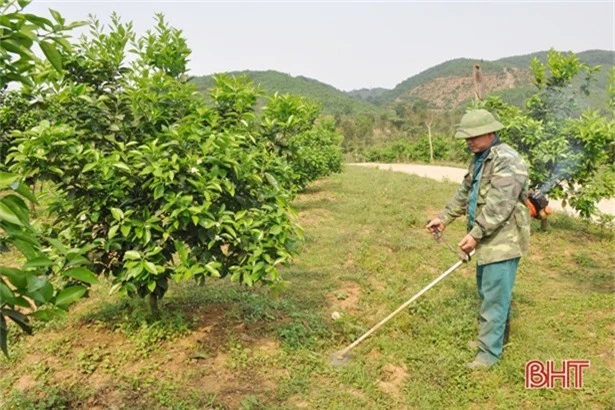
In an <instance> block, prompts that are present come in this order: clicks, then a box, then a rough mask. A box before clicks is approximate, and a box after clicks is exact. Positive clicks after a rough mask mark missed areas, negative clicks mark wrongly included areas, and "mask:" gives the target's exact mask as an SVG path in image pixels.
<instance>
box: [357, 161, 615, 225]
mask: <svg viewBox="0 0 615 410" xmlns="http://www.w3.org/2000/svg"><path fill="white" fill-rule="evenodd" d="M348 165H353V166H362V167H370V168H379V169H385V170H389V171H396V172H405V173H406V174H414V175H418V176H421V177H424V178H431V179H435V180H437V181H450V182H453V183H459V182H461V180H462V179H463V176H464V175H465V174H466V170H465V169H462V168H453V167H441V166H435V165H416V164H381V163H374V162H365V163H357V164H348ZM549 205H551V207H552V208H553V209H554V210H555V211H560V212H566V213H569V214H573V215H574V214H576V212H575V211H574V210H573V209H572V208H570V207H568V206H567V207H564V206H562V203H561V202H559V201H556V200H551V201H550V202H549ZM598 209H599V210H600V211H602V212H604V213H607V214H611V215H615V198H611V199H603V200H602V201H600V202H599V203H598Z"/></svg>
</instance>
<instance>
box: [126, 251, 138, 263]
mask: <svg viewBox="0 0 615 410" xmlns="http://www.w3.org/2000/svg"><path fill="white" fill-rule="evenodd" d="M124 259H125V260H129V261H136V260H139V259H141V254H140V253H139V252H138V251H126V253H125V254H124Z"/></svg>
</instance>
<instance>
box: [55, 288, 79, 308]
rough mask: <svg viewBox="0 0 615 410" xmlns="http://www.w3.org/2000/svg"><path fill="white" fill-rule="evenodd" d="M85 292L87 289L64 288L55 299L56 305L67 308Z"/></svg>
mask: <svg viewBox="0 0 615 410" xmlns="http://www.w3.org/2000/svg"><path fill="white" fill-rule="evenodd" d="M86 291H87V288H86V287H85V286H71V287H69V288H66V289H64V290H63V291H62V292H60V294H59V295H58V296H57V297H56V305H58V306H68V305H70V304H71V303H74V302H76V301H77V300H79V299H81V297H83V295H85V292H86Z"/></svg>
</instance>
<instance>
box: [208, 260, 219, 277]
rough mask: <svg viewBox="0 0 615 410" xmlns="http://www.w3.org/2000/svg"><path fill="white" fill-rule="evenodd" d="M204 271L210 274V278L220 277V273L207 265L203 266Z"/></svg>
mask: <svg viewBox="0 0 615 410" xmlns="http://www.w3.org/2000/svg"><path fill="white" fill-rule="evenodd" d="M205 269H207V271H208V272H209V273H211V276H213V277H214V278H219V277H220V272H219V271H218V270H217V269H216V268H214V267H213V266H211V265H210V264H209V263H208V264H207V265H205Z"/></svg>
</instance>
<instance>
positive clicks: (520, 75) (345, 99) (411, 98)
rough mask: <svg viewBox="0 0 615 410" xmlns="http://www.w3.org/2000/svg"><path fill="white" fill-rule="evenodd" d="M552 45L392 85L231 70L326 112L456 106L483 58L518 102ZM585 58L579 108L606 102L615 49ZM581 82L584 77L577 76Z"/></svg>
mask: <svg viewBox="0 0 615 410" xmlns="http://www.w3.org/2000/svg"><path fill="white" fill-rule="evenodd" d="M547 53H548V51H539V52H536V53H531V54H524V55H519V56H510V57H504V58H500V59H498V60H494V61H488V60H480V59H470V58H457V59H453V60H449V61H445V62H443V63H441V64H438V65H436V66H433V67H430V68H428V69H427V70H424V71H423V72H421V73H419V74H417V75H414V76H412V77H409V78H407V79H405V80H403V81H402V82H400V83H399V84H398V85H397V86H396V87H395V88H393V89H385V88H372V89H368V88H362V89H359V90H353V91H348V92H344V91H341V90H338V89H337V88H335V87H333V86H331V85H328V84H325V83H323V82H320V81H318V80H315V79H311V78H307V77H304V76H296V77H293V76H291V75H289V74H284V73H281V72H278V71H273V70H268V71H235V72H230V73H229V74H233V75H246V76H248V77H249V78H251V79H252V80H253V81H254V82H255V83H256V84H259V85H260V86H261V87H262V88H263V89H264V90H265V91H266V92H268V93H274V92H279V93H290V94H296V95H302V96H304V97H308V98H311V99H314V100H316V101H318V102H319V103H320V104H321V106H322V109H323V112H324V113H326V114H350V115H354V114H359V113H372V114H375V115H378V114H381V113H383V112H385V111H387V110H391V108H392V106H393V104H395V103H396V102H406V103H412V102H416V101H425V102H426V103H427V104H428V105H429V106H431V107H434V108H440V109H453V108H458V107H460V106H463V105H464V104H466V103H467V102H468V101H469V100H471V99H472V98H474V94H473V89H474V88H473V79H472V66H473V65H474V64H476V63H478V64H480V66H481V71H482V75H483V84H484V90H485V93H486V94H488V95H493V94H495V95H500V96H501V97H502V98H503V99H504V100H505V101H506V102H509V103H512V104H515V105H520V104H522V103H523V102H524V101H525V100H526V99H527V97H528V96H529V95H531V94H532V93H533V92H534V86H533V85H532V84H531V74H530V72H529V65H530V61H531V59H532V58H534V57H537V58H538V59H540V60H542V61H546V57H547ZM577 55H578V56H579V58H580V59H581V61H583V62H586V63H588V64H590V65H592V66H594V65H601V66H602V70H601V71H600V72H599V73H598V74H597V75H596V77H595V79H594V81H593V83H592V85H591V87H590V91H591V93H590V95H589V97H584V96H583V97H581V98H579V101H578V104H579V106H580V107H581V108H586V107H592V108H603V107H606V103H607V100H608V96H607V93H606V85H607V81H608V70H609V69H610V68H611V67H613V66H614V65H615V51H609V50H587V51H583V52H579V53H577ZM193 81H194V83H195V84H197V85H198V86H199V88H200V89H201V91H202V92H206V90H207V89H209V88H211V86H212V85H213V77H212V76H211V75H207V76H200V77H195V78H194V79H193ZM579 84H580V80H579Z"/></svg>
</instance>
